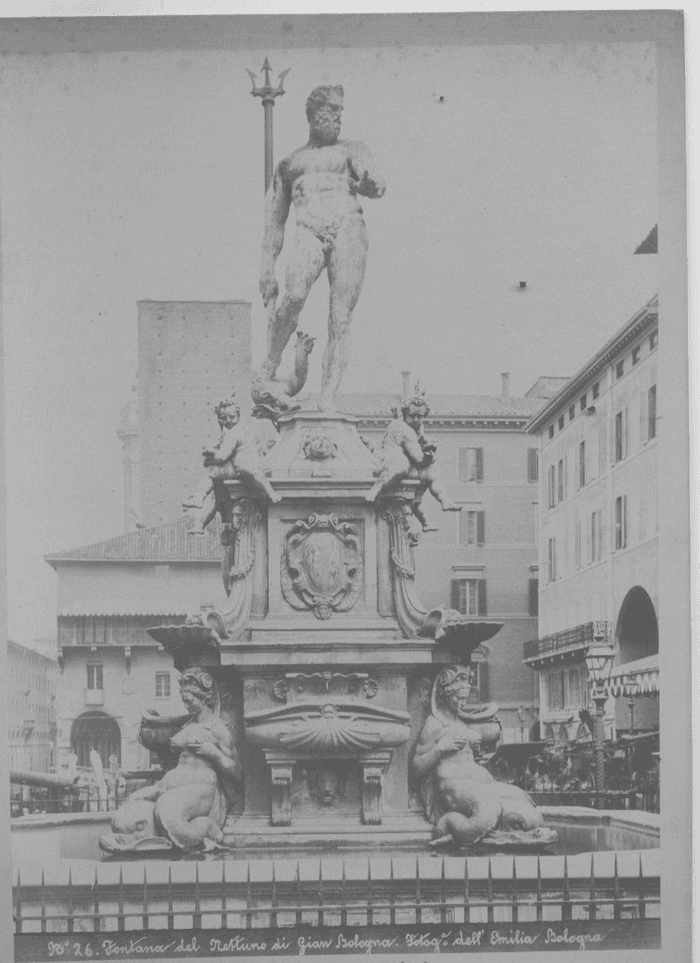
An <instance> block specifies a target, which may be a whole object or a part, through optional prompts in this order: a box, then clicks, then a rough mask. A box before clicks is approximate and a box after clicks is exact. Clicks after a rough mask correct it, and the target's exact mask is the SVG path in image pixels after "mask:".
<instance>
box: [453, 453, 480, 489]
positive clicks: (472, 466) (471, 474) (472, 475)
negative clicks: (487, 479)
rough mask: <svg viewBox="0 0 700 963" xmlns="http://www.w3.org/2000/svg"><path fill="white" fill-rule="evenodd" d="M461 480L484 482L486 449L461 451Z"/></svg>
mask: <svg viewBox="0 0 700 963" xmlns="http://www.w3.org/2000/svg"><path fill="white" fill-rule="evenodd" d="M459 480H460V481H461V482H474V481H476V482H480V481H483V480H484V449H483V448H460V449H459Z"/></svg>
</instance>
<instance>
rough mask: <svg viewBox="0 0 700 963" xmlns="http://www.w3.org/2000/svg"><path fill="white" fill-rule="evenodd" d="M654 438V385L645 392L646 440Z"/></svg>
mask: <svg viewBox="0 0 700 963" xmlns="http://www.w3.org/2000/svg"><path fill="white" fill-rule="evenodd" d="M652 438H656V385H652V386H651V388H650V389H649V390H648V391H647V440H648V441H651V439H652Z"/></svg>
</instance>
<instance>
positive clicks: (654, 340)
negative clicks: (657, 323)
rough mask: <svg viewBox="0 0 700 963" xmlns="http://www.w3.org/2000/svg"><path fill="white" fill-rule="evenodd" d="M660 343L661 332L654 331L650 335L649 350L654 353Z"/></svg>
mask: <svg viewBox="0 0 700 963" xmlns="http://www.w3.org/2000/svg"><path fill="white" fill-rule="evenodd" d="M658 343H659V332H658V331H652V332H651V334H650V335H649V350H650V351H653V350H654V348H655V347H656V346H657V344H658Z"/></svg>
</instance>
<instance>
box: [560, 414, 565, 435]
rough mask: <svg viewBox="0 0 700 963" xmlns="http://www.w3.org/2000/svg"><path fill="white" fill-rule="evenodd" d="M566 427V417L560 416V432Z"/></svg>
mask: <svg viewBox="0 0 700 963" xmlns="http://www.w3.org/2000/svg"><path fill="white" fill-rule="evenodd" d="M563 427H564V415H559V431H561V430H562V428H563Z"/></svg>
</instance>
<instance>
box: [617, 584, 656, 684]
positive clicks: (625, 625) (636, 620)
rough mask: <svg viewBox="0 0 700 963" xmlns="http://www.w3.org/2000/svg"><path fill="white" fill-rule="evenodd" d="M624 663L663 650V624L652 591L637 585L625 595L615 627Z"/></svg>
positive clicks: (621, 658)
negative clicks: (652, 599)
mask: <svg viewBox="0 0 700 963" xmlns="http://www.w3.org/2000/svg"><path fill="white" fill-rule="evenodd" d="M615 637H616V638H617V642H618V647H619V652H620V665H625V664H626V663H627V662H636V661H637V659H644V658H646V656H648V655H655V654H656V653H657V652H658V651H659V624H658V622H657V620H656V612H655V611H654V603H653V602H652V601H651V599H650V598H649V594H648V593H647V592H646V591H645V590H644V589H643V588H642V587H641V586H640V585H635V586H634V588H631V589H630V590H629V592H628V593H627V595H626V596H625V598H624V600H623V602H622V605H621V606H620V614H619V616H618V619H617V626H616V629H615Z"/></svg>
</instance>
